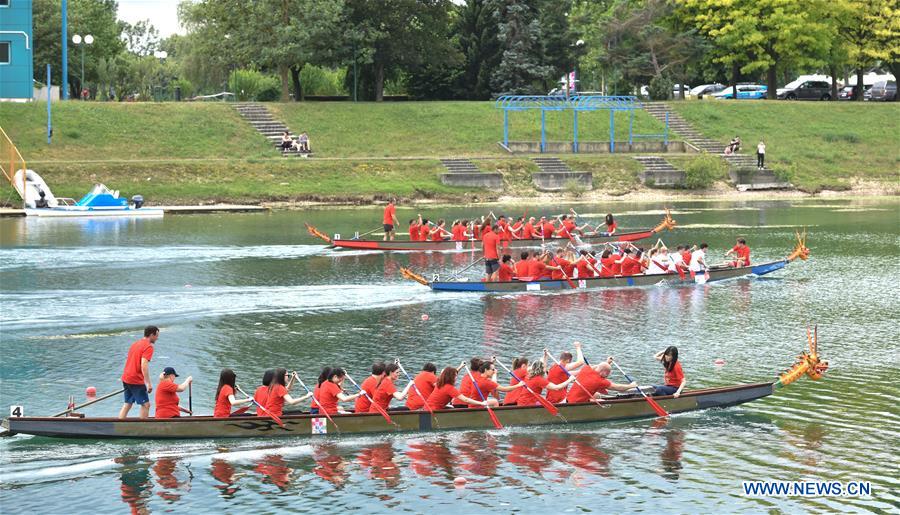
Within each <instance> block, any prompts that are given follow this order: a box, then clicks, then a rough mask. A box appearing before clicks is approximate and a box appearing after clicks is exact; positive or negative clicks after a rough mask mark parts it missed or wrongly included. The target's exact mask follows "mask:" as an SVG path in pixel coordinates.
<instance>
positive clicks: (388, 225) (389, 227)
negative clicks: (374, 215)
mask: <svg viewBox="0 0 900 515" xmlns="http://www.w3.org/2000/svg"><path fill="white" fill-rule="evenodd" d="M394 202H396V200H395V199H391V200H389V201H388V205H387V206H386V207H385V208H384V219H383V220H382V223H383V224H384V238H383V239H384V241H387V240H388V239H389V237H390V239H391V240H393V239H394V226H395V225H400V220H397V213H396V211H397V209H396V208H395V207H394Z"/></svg>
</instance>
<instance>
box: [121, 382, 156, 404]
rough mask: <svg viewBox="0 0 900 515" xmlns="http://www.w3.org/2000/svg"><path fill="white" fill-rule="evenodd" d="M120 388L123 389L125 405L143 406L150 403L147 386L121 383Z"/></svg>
mask: <svg viewBox="0 0 900 515" xmlns="http://www.w3.org/2000/svg"><path fill="white" fill-rule="evenodd" d="M122 388H125V404H137V405H138V406H143V405H144V404H146V403H148V402H150V397H149V396H148V395H147V385H143V384H128V383H122Z"/></svg>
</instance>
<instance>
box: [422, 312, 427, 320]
mask: <svg viewBox="0 0 900 515" xmlns="http://www.w3.org/2000/svg"><path fill="white" fill-rule="evenodd" d="M422 321H423V322H427V321H428V315H426V314H424V313H423V314H422Z"/></svg>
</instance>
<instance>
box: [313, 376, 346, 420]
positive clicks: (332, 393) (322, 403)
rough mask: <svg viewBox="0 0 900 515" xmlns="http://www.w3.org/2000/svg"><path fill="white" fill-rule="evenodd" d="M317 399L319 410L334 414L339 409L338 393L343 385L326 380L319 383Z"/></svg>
mask: <svg viewBox="0 0 900 515" xmlns="http://www.w3.org/2000/svg"><path fill="white" fill-rule="evenodd" d="M318 390H319V391H318V392H317V393H316V400H318V401H319V410H320V411H322V412H324V413H328V414H329V415H332V414H334V413H337V411H338V400H339V399H338V394H339V393H341V387H340V386H338V385H336V384H335V383H334V382H332V381H325V382H324V383H322V384H320V385H319V388H318Z"/></svg>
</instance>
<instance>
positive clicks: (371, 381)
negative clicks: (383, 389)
mask: <svg viewBox="0 0 900 515" xmlns="http://www.w3.org/2000/svg"><path fill="white" fill-rule="evenodd" d="M378 379H379V378H377V377H373V376H369V377H367V378H366V379H365V380H364V381H363V382H362V384H361V385H359V387H360V388H362V391H364V392H366V393H367V394H369V397H372V396H373V395H375V388H376V387H377V386H378ZM373 398H374V397H373ZM371 406H372V403H371V402H370V401H369V399H368V398H367V397H366V396H365V395H360V396H359V397H357V398H356V403H355V404H354V406H353V408H354V410H355V411H356V412H357V413H368V412H369V408H370V407H371Z"/></svg>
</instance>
